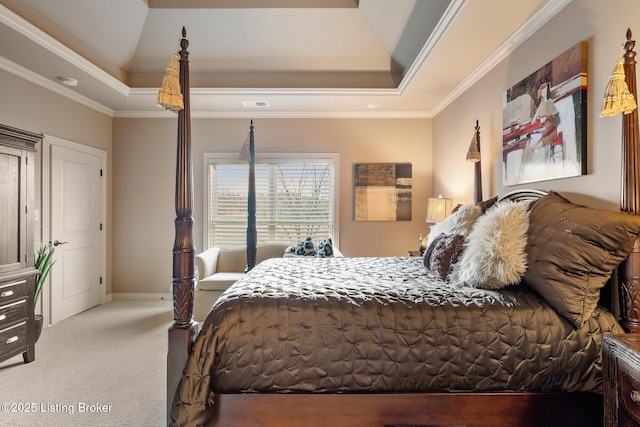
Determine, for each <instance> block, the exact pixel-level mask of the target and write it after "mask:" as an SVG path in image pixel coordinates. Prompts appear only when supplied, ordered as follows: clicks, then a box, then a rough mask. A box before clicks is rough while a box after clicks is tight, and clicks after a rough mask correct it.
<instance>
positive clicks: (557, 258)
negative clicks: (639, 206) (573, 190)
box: [524, 192, 640, 328]
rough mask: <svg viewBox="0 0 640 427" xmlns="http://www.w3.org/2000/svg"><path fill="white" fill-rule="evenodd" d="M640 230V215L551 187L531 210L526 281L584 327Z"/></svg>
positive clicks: (556, 307)
mask: <svg viewBox="0 0 640 427" xmlns="http://www.w3.org/2000/svg"><path fill="white" fill-rule="evenodd" d="M639 233H640V216H637V215H631V214H626V213H622V212H616V211H606V210H599V209H591V208H587V207H585V206H580V205H576V204H573V203H571V202H570V201H568V200H567V199H565V198H564V197H562V196H560V195H559V194H557V193H554V192H551V193H549V194H547V195H546V196H544V197H542V198H541V199H540V200H538V201H537V202H536V203H535V204H534V205H533V207H532V208H531V212H530V213H529V237H528V240H527V247H526V249H525V251H526V253H527V265H528V268H527V272H526V273H525V275H524V281H525V282H526V283H527V284H528V285H529V286H531V287H532V288H533V289H535V291H536V292H538V293H539V294H540V295H541V296H542V297H543V298H544V299H545V301H547V303H548V304H549V305H550V306H552V307H553V308H554V309H555V310H556V311H557V312H558V313H560V314H561V315H563V316H564V317H566V318H567V319H568V320H569V321H570V322H571V323H573V325H574V326H575V327H577V328H579V327H580V326H582V325H583V323H584V322H586V320H587V319H588V318H589V317H590V316H591V314H592V313H593V310H594V309H595V308H596V305H597V304H598V299H599V298H600V289H601V288H602V287H603V286H604V285H605V283H606V282H607V280H608V279H609V277H610V276H611V273H612V272H613V270H614V269H615V268H616V267H617V266H618V265H619V264H620V263H621V262H622V261H623V260H624V259H625V258H626V257H627V255H628V254H629V252H630V251H631V249H632V247H633V243H634V241H635V240H636V238H637V236H638V234H639Z"/></svg>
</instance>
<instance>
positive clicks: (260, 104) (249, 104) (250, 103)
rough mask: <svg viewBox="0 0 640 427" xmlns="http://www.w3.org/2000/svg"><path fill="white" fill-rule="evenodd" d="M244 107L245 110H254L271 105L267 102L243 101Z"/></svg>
mask: <svg viewBox="0 0 640 427" xmlns="http://www.w3.org/2000/svg"><path fill="white" fill-rule="evenodd" d="M242 105H243V106H244V107H245V108H252V107H262V108H264V107H268V106H269V103H268V102H267V101H242Z"/></svg>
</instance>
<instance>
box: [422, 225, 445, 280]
mask: <svg viewBox="0 0 640 427" xmlns="http://www.w3.org/2000/svg"><path fill="white" fill-rule="evenodd" d="M445 236H446V234H444V233H442V234H440V235H439V236H438V237H436V238H435V239H433V241H432V242H431V244H429V246H428V247H427V250H426V251H424V254H423V255H422V263H423V264H424V268H426V269H427V270H429V271H431V254H432V253H433V250H434V249H435V247H436V245H437V244H438V242H439V241H440V240H441V239H442V238H443V237H445Z"/></svg>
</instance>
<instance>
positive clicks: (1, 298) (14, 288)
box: [0, 279, 27, 305]
mask: <svg viewBox="0 0 640 427" xmlns="http://www.w3.org/2000/svg"><path fill="white" fill-rule="evenodd" d="M25 296H27V281H26V279H22V280H15V281H11V282H5V283H0V305H4V303H5V302H8V301H13V300H16V299H19V298H22V297H25Z"/></svg>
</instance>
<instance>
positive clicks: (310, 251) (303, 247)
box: [283, 237, 316, 257]
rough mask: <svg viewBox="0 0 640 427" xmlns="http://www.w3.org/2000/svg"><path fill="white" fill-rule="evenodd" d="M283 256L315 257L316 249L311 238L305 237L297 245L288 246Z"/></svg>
mask: <svg viewBox="0 0 640 427" xmlns="http://www.w3.org/2000/svg"><path fill="white" fill-rule="evenodd" d="M283 256H285V257H290V256H316V249H315V246H314V245H313V241H312V240H311V237H307V238H306V239H305V240H303V241H302V242H300V243H298V244H297V245H293V246H289V247H288V248H287V249H285V251H284V255H283Z"/></svg>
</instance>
